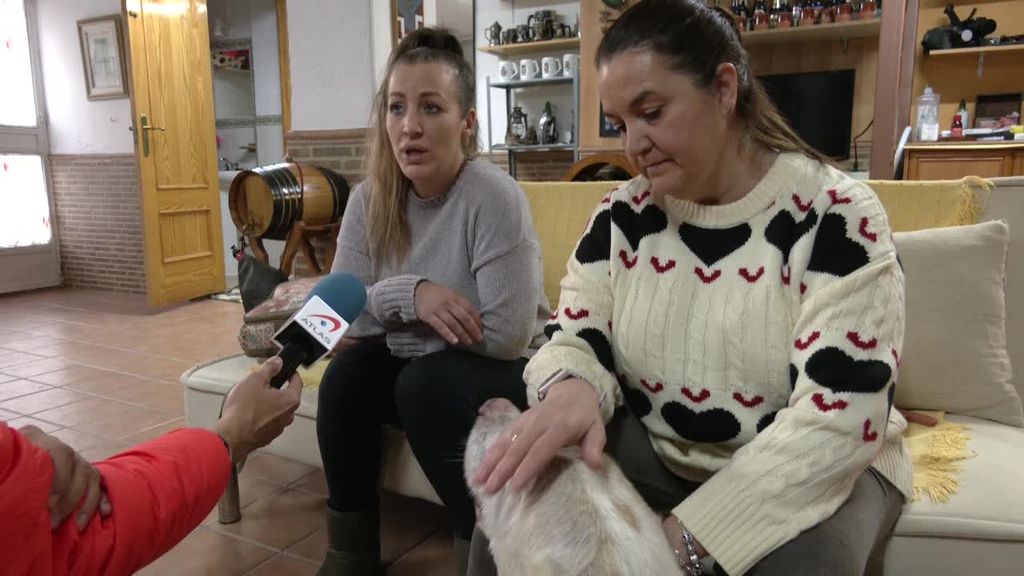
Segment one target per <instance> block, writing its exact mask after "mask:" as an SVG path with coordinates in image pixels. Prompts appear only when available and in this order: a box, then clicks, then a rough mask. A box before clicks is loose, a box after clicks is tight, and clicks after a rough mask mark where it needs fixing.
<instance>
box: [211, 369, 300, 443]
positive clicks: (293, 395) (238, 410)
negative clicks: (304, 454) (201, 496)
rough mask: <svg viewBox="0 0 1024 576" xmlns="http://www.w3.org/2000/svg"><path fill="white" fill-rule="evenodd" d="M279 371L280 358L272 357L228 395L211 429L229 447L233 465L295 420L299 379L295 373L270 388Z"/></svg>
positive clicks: (277, 434) (269, 440)
mask: <svg viewBox="0 0 1024 576" xmlns="http://www.w3.org/2000/svg"><path fill="white" fill-rule="evenodd" d="M280 371H281V359H280V358H278V357H277V356H274V357H272V358H270V359H269V360H267V361H266V362H264V363H263V364H262V365H261V366H260V367H259V368H258V369H257V370H256V371H255V372H253V373H251V374H249V375H248V376H246V377H245V379H244V380H242V381H241V382H239V383H238V385H236V386H235V387H234V388H232V389H231V391H230V392H228V397H227V399H226V400H225V401H224V410H223V412H222V413H221V417H220V420H218V421H217V423H216V424H214V426H213V430H214V431H215V432H216V433H217V434H219V435H220V436H221V438H224V440H225V441H227V443H228V445H229V446H231V455H232V457H234V459H235V461H236V462H238V461H241V460H242V459H243V458H245V456H247V455H248V454H249V452H252V451H253V450H255V449H257V448H261V447H263V446H266V445H267V444H270V442H271V441H273V440H274V438H277V437H278V436H280V435H281V432H284V429H285V428H287V427H288V425H289V424H291V423H292V421H293V420H295V410H296V409H297V408H298V407H299V401H300V400H301V399H302V379H301V378H299V375H298V374H295V375H293V376H292V377H291V379H289V380H288V384H287V385H286V386H284V387H282V388H281V389H280V390H278V389H277V388H274V387H272V386H271V385H270V379H271V378H273V377H274V375H275V374H277V373H278V372H280Z"/></svg>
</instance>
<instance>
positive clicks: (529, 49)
mask: <svg viewBox="0 0 1024 576" xmlns="http://www.w3.org/2000/svg"><path fill="white" fill-rule="evenodd" d="M579 49H580V39H579V38H555V39H554V40H538V41H536V42H519V43H516V44H498V45H497V46H481V47H480V48H479V50H480V51H481V52H485V53H487V54H494V55H495V56H499V57H501V58H505V59H508V58H512V57H515V56H523V55H526V54H538V53H540V52H559V51H563V52H564V51H578V50H579Z"/></svg>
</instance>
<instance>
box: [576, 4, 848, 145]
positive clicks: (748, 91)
mask: <svg viewBox="0 0 1024 576" xmlns="http://www.w3.org/2000/svg"><path fill="white" fill-rule="evenodd" d="M630 50H651V51H652V52H654V53H655V54H659V55H661V56H664V57H665V58H667V59H668V61H669V62H670V66H671V67H672V69H673V70H675V71H677V72H681V73H684V74H688V75H689V76H691V77H693V78H694V79H695V80H696V82H697V84H698V85H700V86H702V87H704V88H708V87H710V86H711V83H712V82H713V81H714V79H715V75H716V74H717V72H718V67H719V66H720V65H721V64H725V63H729V64H732V65H733V66H735V67H736V72H737V74H738V75H739V90H738V94H737V96H736V113H737V114H738V115H739V117H740V119H742V120H743V121H744V122H745V124H746V130H747V132H748V134H749V136H750V139H751V140H752V141H753V142H755V143H757V144H760V145H762V146H765V147H767V148H768V149H770V150H775V151H779V152H800V153H802V154H804V155H806V156H808V157H810V158H814V159H815V160H818V161H821V162H824V163H831V160H830V159H829V158H828V157H827V156H825V155H824V154H822V153H820V152H818V151H817V150H815V149H814V148H812V147H811V146H810V145H809V144H807V143H806V142H804V141H803V139H802V138H800V136H798V135H797V133H796V132H795V131H794V130H793V129H792V128H791V127H790V126H789V124H788V123H787V122H786V120H785V119H784V118H783V117H782V115H781V114H779V111H778V110H777V109H776V108H775V105H774V104H773V103H772V101H771V99H770V98H769V97H768V94H767V93H766V92H765V90H764V87H763V86H761V83H760V82H759V81H758V80H757V78H755V77H754V75H753V74H752V73H751V71H750V58H749V56H748V55H747V51H746V50H745V49H744V48H743V46H742V44H740V31H739V28H738V27H737V25H736V20H735V19H734V18H733V16H732V15H731V14H730V13H728V12H726V11H725V10H722V9H720V8H708V7H707V6H705V5H704V4H703V3H702V2H696V1H693V0H642V1H641V2H639V3H637V4H635V5H634V6H632V7H631V8H629V9H628V10H626V11H625V12H624V13H623V14H622V16H621V17H619V19H618V20H616V21H615V23H614V24H612V26H611V28H609V29H608V32H607V33H606V34H605V35H604V38H602V39H601V44H600V46H598V48H597V60H596V64H597V65H598V66H601V64H604V63H607V62H608V61H610V60H611V59H612V58H613V57H615V56H617V55H619V54H621V53H623V52H627V51H630Z"/></svg>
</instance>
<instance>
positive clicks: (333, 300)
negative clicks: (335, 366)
mask: <svg viewBox="0 0 1024 576" xmlns="http://www.w3.org/2000/svg"><path fill="white" fill-rule="evenodd" d="M364 306H366V288H364V287H363V283H362V282H360V281H359V279H358V278H356V277H355V276H353V275H351V274H344V273H339V274H330V275H328V276H326V277H325V278H324V279H323V280H321V281H319V282H317V284H316V286H314V287H313V290H312V291H311V292H310V293H309V297H307V298H306V303H305V304H304V305H303V306H302V308H301V309H300V310H299V311H298V312H296V313H295V315H294V316H292V317H291V318H289V319H288V321H287V322H285V324H284V326H282V327H281V329H280V330H278V331H277V334H274V342H275V343H276V344H277V345H278V346H281V351H280V352H278V353H277V355H278V356H279V357H280V358H281V360H282V362H283V364H284V365H283V366H282V367H281V371H280V372H278V373H277V375H276V376H274V377H273V378H271V379H270V385H271V386H273V387H274V388H281V387H282V386H284V385H285V383H286V382H288V379H289V378H291V377H292V374H294V373H295V370H296V369H298V367H299V365H300V364H301V365H302V366H307V367H308V366H309V365H310V364H312V363H314V362H316V361H317V360H319V359H321V358H323V357H324V356H326V355H327V353H328V352H330V351H331V350H333V349H334V346H335V345H336V344H337V343H338V342H339V341H340V340H341V337H342V335H343V334H345V331H346V330H348V327H349V325H350V324H351V323H352V322H355V321H356V318H358V317H359V315H360V314H362V312H363V307H364Z"/></svg>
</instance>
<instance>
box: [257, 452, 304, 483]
mask: <svg viewBox="0 0 1024 576" xmlns="http://www.w3.org/2000/svg"><path fill="white" fill-rule="evenodd" d="M314 470H316V469H315V468H313V467H312V466H308V465H306V464H302V463H301V462H293V461H292V460H285V459H284V458H281V457H280V456H275V455H273V454H267V453H266V452H254V453H252V454H250V455H249V458H248V460H247V461H246V463H245V467H244V468H242V476H256V477H257V478H262V479H264V480H267V481H270V482H273V483H275V484H284V485H286V486H287V485H288V484H291V483H292V482H295V481H297V480H301V479H302V478H305V477H306V476H309V475H310V474H311V473H312V472H313V471H314Z"/></svg>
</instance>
